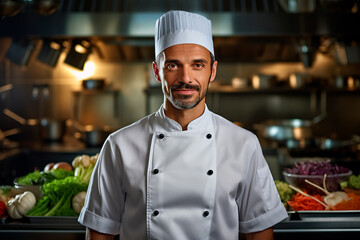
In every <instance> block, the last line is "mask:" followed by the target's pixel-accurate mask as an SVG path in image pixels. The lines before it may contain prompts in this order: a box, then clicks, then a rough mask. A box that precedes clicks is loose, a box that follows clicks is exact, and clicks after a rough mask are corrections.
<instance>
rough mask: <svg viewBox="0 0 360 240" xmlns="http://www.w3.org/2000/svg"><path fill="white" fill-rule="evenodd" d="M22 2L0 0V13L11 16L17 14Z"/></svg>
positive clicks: (18, 0) (17, 0)
mask: <svg viewBox="0 0 360 240" xmlns="http://www.w3.org/2000/svg"><path fill="white" fill-rule="evenodd" d="M23 5H24V3H23V1H20V0H0V15H1V16H4V17H12V16H15V15H16V14H18V13H19V12H20V11H21V9H22V7H23Z"/></svg>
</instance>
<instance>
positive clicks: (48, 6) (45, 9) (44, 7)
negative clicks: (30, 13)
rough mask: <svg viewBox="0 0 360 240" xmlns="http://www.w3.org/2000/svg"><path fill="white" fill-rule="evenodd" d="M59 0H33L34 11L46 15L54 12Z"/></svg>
mask: <svg viewBox="0 0 360 240" xmlns="http://www.w3.org/2000/svg"><path fill="white" fill-rule="evenodd" d="M60 3H61V1H60V0H33V3H32V4H33V10H34V12H36V13H38V14H40V15H43V16H47V15H50V14H53V13H54V12H56V11H57V10H58V8H59V6H60Z"/></svg>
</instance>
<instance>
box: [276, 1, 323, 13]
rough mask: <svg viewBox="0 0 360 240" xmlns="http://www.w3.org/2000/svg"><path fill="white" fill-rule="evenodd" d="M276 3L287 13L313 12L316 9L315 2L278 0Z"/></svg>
mask: <svg viewBox="0 0 360 240" xmlns="http://www.w3.org/2000/svg"><path fill="white" fill-rule="evenodd" d="M278 2H279V4H280V6H281V7H282V8H283V9H284V10H285V12H288V13H307V12H313V11H314V10H315V7H316V1H315V0H278Z"/></svg>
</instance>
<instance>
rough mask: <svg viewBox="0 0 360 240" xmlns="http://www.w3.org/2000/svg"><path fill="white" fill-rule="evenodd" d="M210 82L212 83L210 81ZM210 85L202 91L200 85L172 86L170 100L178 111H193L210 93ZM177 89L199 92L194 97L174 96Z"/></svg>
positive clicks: (184, 84) (182, 84)
mask: <svg viewBox="0 0 360 240" xmlns="http://www.w3.org/2000/svg"><path fill="white" fill-rule="evenodd" d="M209 82H210V81H209ZM208 87H209V84H207V86H206V88H204V89H203V90H202V91H201V89H200V87H199V86H198V85H191V84H186V83H179V84H175V85H172V86H171V88H170V96H169V97H168V100H169V101H170V102H171V103H172V105H173V106H174V107H176V108H177V109H192V108H194V107H196V106H197V105H198V104H199V103H200V102H201V101H202V100H203V99H204V98H205V96H206V94H207V91H208ZM176 89H193V90H196V91H197V94H196V95H195V96H193V95H180V96H176V97H175V96H174V95H173V94H172V93H173V91H174V90H176ZM194 97H195V98H194Z"/></svg>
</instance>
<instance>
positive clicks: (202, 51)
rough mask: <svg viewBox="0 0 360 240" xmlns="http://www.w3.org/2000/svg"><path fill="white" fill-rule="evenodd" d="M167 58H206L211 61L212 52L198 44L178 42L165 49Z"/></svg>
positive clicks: (183, 59)
mask: <svg viewBox="0 0 360 240" xmlns="http://www.w3.org/2000/svg"><path fill="white" fill-rule="evenodd" d="M164 55H165V60H167V59H175V60H182V61H185V60H195V59H204V60H207V61H210V52H209V50H207V49H206V48H204V47H203V46H200V45H197V44H178V45H174V46H171V47H168V48H167V49H165V50H164Z"/></svg>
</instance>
